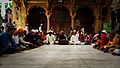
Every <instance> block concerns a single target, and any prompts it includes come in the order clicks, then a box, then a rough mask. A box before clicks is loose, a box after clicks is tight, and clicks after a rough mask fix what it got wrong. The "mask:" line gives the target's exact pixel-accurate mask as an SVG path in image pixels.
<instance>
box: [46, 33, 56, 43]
mask: <svg viewBox="0 0 120 68" xmlns="http://www.w3.org/2000/svg"><path fill="white" fill-rule="evenodd" d="M54 42H55V36H54V35H53V32H52V31H49V32H48V34H47V35H46V43H47V44H51V45H52V44H54Z"/></svg>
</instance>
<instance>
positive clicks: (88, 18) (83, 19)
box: [75, 6, 94, 33]
mask: <svg viewBox="0 0 120 68" xmlns="http://www.w3.org/2000/svg"><path fill="white" fill-rule="evenodd" d="M93 23H94V15H93V11H92V10H91V8H89V7H87V6H83V7H80V8H79V9H78V10H77V15H76V17H75V29H77V30H81V28H84V29H85V33H92V32H93V30H94V29H93V27H92V26H93V25H92V24H93Z"/></svg>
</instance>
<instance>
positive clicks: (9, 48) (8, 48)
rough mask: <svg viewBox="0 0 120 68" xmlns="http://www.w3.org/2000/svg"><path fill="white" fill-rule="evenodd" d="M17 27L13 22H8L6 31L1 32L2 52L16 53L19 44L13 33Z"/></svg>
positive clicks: (0, 50)
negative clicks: (16, 42) (15, 40)
mask: <svg viewBox="0 0 120 68" xmlns="http://www.w3.org/2000/svg"><path fill="white" fill-rule="evenodd" d="M15 30H16V28H15V27H14V26H13V24H12V23H8V24H7V26H6V32H2V33H1V40H0V41H1V43H2V45H1V48H0V52H1V53H15V52H16V49H17V45H16V44H15V42H14V39H13V38H12V35H13V33H14V31H15Z"/></svg>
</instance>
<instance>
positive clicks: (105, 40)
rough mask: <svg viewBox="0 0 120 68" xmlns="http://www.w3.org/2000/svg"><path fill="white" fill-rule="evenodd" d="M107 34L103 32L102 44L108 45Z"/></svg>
mask: <svg viewBox="0 0 120 68" xmlns="http://www.w3.org/2000/svg"><path fill="white" fill-rule="evenodd" d="M106 36H107V35H106V34H103V33H102V34H101V46H104V45H107V37H106Z"/></svg>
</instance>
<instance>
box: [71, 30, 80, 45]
mask: <svg viewBox="0 0 120 68" xmlns="http://www.w3.org/2000/svg"><path fill="white" fill-rule="evenodd" d="M69 43H70V44H72V45H79V44H81V42H80V41H79V36H78V35H77V34H76V32H73V35H72V36H71V38H70V41H69Z"/></svg>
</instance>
